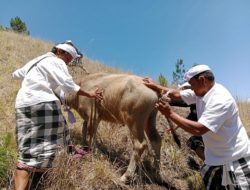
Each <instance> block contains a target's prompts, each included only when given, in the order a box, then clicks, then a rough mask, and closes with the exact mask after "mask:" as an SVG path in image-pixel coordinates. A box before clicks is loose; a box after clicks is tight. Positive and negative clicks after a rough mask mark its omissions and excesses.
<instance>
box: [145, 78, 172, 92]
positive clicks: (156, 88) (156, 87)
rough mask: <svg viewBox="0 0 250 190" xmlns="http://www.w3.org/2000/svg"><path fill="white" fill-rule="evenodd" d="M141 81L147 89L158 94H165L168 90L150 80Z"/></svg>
mask: <svg viewBox="0 0 250 190" xmlns="http://www.w3.org/2000/svg"><path fill="white" fill-rule="evenodd" d="M142 81H143V84H145V85H146V86H147V87H149V88H151V89H152V90H154V91H155V92H157V93H158V94H165V93H166V92H167V91H168V90H169V89H168V88H167V87H165V86H161V85H159V84H156V83H155V82H154V81H153V80H152V79H151V78H143V79H142Z"/></svg>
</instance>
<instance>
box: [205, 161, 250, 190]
mask: <svg viewBox="0 0 250 190" xmlns="http://www.w3.org/2000/svg"><path fill="white" fill-rule="evenodd" d="M201 173H202V177H203V181H204V184H205V186H206V189H207V190H216V189H218V190H223V189H226V190H249V189H250V156H248V157H245V158H241V159H239V160H236V161H233V162H231V163H228V164H225V165H222V166H208V165H204V166H203V167H202V169H201Z"/></svg>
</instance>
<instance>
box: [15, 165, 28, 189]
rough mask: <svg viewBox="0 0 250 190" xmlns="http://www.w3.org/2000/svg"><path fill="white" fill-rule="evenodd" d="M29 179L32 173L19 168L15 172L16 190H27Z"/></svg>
mask: <svg viewBox="0 0 250 190" xmlns="http://www.w3.org/2000/svg"><path fill="white" fill-rule="evenodd" d="M29 178H30V172H28V171H26V170H22V169H18V168H17V169H16V171H15V190H27V189H28V185H29Z"/></svg>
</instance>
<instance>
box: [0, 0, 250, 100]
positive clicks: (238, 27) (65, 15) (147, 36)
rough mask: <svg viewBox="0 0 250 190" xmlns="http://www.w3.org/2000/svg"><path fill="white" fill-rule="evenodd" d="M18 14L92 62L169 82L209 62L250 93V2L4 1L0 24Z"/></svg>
mask: <svg viewBox="0 0 250 190" xmlns="http://www.w3.org/2000/svg"><path fill="white" fill-rule="evenodd" d="M16 16H19V17H20V18H21V19H22V20H23V21H24V22H25V23H26V26H27V28H28V30H29V31H30V34H31V36H32V37H35V38H38V39H42V40H45V41H50V42H54V43H58V42H62V41H64V40H67V39H71V40H72V41H73V42H74V43H75V44H76V46H77V47H78V48H79V49H80V50H81V51H82V52H83V53H84V54H85V55H86V56H87V57H89V58H90V59H93V60H98V61H100V62H102V63H104V64H106V65H108V66H111V67H115V68H119V69H121V70H124V71H129V72H133V73H134V74H137V75H140V76H149V77H152V78H153V79H155V80H157V78H158V76H159V74H160V73H161V74H163V75H164V76H165V77H166V78H167V79H168V81H170V82H171V81H172V72H173V71H174V70H175V64H176V62H177V60H178V59H183V60H184V64H185V68H186V69H188V68H189V67H191V66H192V65H193V64H195V63H197V64H207V65H209V66H210V67H211V68H212V70H213V71H214V73H215V76H216V80H217V82H219V83H222V84H223V85H224V86H226V87H227V88H228V89H229V90H230V91H231V93H232V94H233V95H234V96H237V97H239V98H241V99H243V100H244V99H246V98H249V97H250V1H249V0H206V1H205V0H126V1H125V0H123V1H122V0H71V1H63V0H60V1H59V0H36V1H34V0H25V3H24V1H20V0H8V1H7V0H4V1H2V2H1V12H0V25H3V26H7V27H9V23H10V19H11V18H14V17H16Z"/></svg>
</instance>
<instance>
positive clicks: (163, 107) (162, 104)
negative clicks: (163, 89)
mask: <svg viewBox="0 0 250 190" xmlns="http://www.w3.org/2000/svg"><path fill="white" fill-rule="evenodd" d="M155 107H156V108H157V109H158V110H159V111H160V112H161V113H162V114H163V115H165V116H166V117H169V115H170V114H171V113H172V111H173V110H172V108H171V106H170V105H169V103H168V100H167V99H164V98H161V99H160V100H159V101H158V102H157V103H156V105H155Z"/></svg>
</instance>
